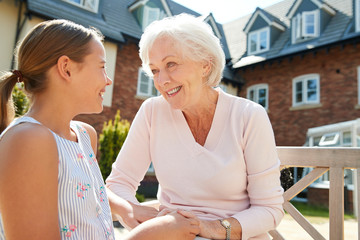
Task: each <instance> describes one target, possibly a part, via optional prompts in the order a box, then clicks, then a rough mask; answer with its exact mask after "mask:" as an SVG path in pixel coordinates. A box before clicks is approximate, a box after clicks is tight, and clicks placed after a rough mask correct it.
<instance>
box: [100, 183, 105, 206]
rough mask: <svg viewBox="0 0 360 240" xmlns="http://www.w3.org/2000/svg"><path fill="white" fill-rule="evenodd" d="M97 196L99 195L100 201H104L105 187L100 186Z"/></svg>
mask: <svg viewBox="0 0 360 240" xmlns="http://www.w3.org/2000/svg"><path fill="white" fill-rule="evenodd" d="M99 195H100V196H99V197H100V202H104V195H105V187H104V186H101V187H100V190H99Z"/></svg>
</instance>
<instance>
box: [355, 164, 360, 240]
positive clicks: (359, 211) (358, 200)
mask: <svg viewBox="0 0 360 240" xmlns="http://www.w3.org/2000/svg"><path fill="white" fill-rule="evenodd" d="M355 172H356V184H355V188H354V192H353V193H355V192H356V194H357V196H356V202H354V206H355V205H357V208H356V210H357V216H356V217H357V222H358V240H360V191H359V187H360V168H357V169H356V170H355ZM355 189H356V191H355Z"/></svg>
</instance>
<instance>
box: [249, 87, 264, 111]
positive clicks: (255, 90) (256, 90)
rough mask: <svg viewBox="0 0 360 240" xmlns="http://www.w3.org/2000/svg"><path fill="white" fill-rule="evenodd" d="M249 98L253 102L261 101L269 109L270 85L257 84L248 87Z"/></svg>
mask: <svg viewBox="0 0 360 240" xmlns="http://www.w3.org/2000/svg"><path fill="white" fill-rule="evenodd" d="M247 98H248V99H250V100H251V101H253V102H256V103H259V104H260V105H261V106H263V107H264V108H265V109H268V107H269V106H268V105H269V104H268V102H269V100H268V85H267V84H257V85H253V86H251V87H249V88H248V89H247Z"/></svg>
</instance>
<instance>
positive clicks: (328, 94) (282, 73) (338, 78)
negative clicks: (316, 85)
mask: <svg viewBox="0 0 360 240" xmlns="http://www.w3.org/2000/svg"><path fill="white" fill-rule="evenodd" d="M359 50H360V45H357V46H356V45H345V46H335V47H332V48H330V49H327V50H326V49H324V50H319V51H317V52H316V53H307V54H305V55H301V56H300V55H298V56H294V57H292V58H286V59H282V60H281V61H279V60H276V61H272V62H269V63H265V64H261V63H260V64H258V65H255V66H252V67H246V68H242V69H240V70H239V72H238V74H239V75H240V76H241V77H242V78H244V79H245V85H244V86H243V87H242V89H241V91H240V96H242V97H246V89H247V87H249V86H251V85H254V84H260V83H267V84H268V85H269V111H268V113H269V117H270V120H271V123H272V125H273V129H274V133H275V138H276V143H277V145H278V146H301V145H303V144H304V143H305V140H306V132H307V129H308V128H311V127H317V126H322V125H325V124H331V123H337V122H342V121H347V120H353V119H355V118H358V117H360V110H359V109H356V108H355V106H356V105H357V101H358V99H357V94H358V90H357V89H358V86H357V85H358V84H357V81H358V80H357V67H358V66H360V51H359ZM311 73H317V74H319V75H320V103H321V104H322V106H321V107H318V108H313V109H302V110H291V109H290V108H291V107H292V79H293V78H295V77H298V76H300V75H304V74H311Z"/></svg>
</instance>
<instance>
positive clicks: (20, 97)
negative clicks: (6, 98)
mask: <svg viewBox="0 0 360 240" xmlns="http://www.w3.org/2000/svg"><path fill="white" fill-rule="evenodd" d="M23 86H24V84H23V83H21V85H20V86H19V85H18V84H15V87H14V90H13V92H12V99H13V102H14V105H15V117H20V116H22V115H24V114H25V113H26V112H27V111H28V109H29V99H28V98H27V96H26V94H25V93H24V92H23Z"/></svg>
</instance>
